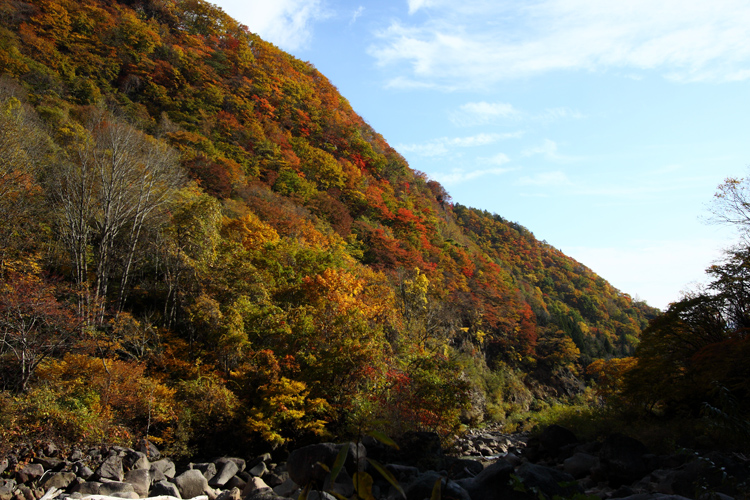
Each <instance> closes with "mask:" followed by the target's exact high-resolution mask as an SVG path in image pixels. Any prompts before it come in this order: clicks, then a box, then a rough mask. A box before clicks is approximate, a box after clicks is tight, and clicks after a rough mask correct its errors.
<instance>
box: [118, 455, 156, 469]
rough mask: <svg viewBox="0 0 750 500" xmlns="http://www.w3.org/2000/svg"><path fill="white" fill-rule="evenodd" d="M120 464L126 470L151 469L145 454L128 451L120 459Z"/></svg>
mask: <svg viewBox="0 0 750 500" xmlns="http://www.w3.org/2000/svg"><path fill="white" fill-rule="evenodd" d="M122 464H123V466H124V467H125V468H126V469H146V470H148V469H149V468H150V467H151V463H150V462H149V460H148V457H147V456H146V454H145V453H143V452H140V451H135V450H128V451H127V452H125V456H124V457H122Z"/></svg>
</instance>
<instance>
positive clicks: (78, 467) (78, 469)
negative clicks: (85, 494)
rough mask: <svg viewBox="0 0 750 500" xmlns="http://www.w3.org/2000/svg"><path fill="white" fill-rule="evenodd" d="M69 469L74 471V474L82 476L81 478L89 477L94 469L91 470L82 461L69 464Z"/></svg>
mask: <svg viewBox="0 0 750 500" xmlns="http://www.w3.org/2000/svg"><path fill="white" fill-rule="evenodd" d="M71 469H72V470H73V472H75V473H76V476H78V477H80V478H82V479H89V478H90V477H91V476H93V475H94V471H92V470H91V469H90V468H89V467H88V466H87V465H86V464H84V463H83V462H76V463H74V464H73V465H72V466H71Z"/></svg>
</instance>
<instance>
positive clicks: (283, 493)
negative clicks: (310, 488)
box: [273, 478, 300, 498]
mask: <svg viewBox="0 0 750 500" xmlns="http://www.w3.org/2000/svg"><path fill="white" fill-rule="evenodd" d="M299 489H300V487H299V485H298V484H297V483H295V482H294V481H293V480H292V479H291V478H287V479H286V480H285V481H284V482H283V483H281V484H280V485H278V486H275V487H274V488H273V492H274V493H275V494H277V495H278V496H280V497H287V498H292V497H296V496H297V495H295V492H296V491H298V490H299Z"/></svg>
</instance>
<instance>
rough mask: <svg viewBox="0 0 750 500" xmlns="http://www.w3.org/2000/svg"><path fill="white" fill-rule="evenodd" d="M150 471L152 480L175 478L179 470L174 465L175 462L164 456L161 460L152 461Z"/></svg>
mask: <svg viewBox="0 0 750 500" xmlns="http://www.w3.org/2000/svg"><path fill="white" fill-rule="evenodd" d="M149 472H151V480H152V481H161V480H162V479H165V478H168V477H170V478H173V477H174V475H175V474H176V472H177V469H176V468H175V466H174V462H172V461H171V460H170V459H168V458H162V459H161V460H157V461H156V462H151V467H150V468H149Z"/></svg>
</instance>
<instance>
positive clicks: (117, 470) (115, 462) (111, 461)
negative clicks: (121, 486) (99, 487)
mask: <svg viewBox="0 0 750 500" xmlns="http://www.w3.org/2000/svg"><path fill="white" fill-rule="evenodd" d="M94 477H96V478H97V479H109V480H111V481H118V482H119V481H122V480H123V478H124V477H125V471H124V470H123V467H122V457H120V456H119V455H117V454H111V455H109V456H108V457H107V459H106V460H104V462H102V464H101V465H100V466H99V467H98V468H97V469H96V471H95V472H94Z"/></svg>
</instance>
